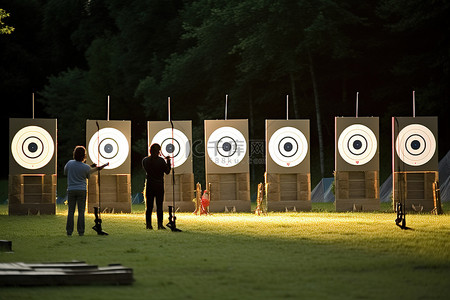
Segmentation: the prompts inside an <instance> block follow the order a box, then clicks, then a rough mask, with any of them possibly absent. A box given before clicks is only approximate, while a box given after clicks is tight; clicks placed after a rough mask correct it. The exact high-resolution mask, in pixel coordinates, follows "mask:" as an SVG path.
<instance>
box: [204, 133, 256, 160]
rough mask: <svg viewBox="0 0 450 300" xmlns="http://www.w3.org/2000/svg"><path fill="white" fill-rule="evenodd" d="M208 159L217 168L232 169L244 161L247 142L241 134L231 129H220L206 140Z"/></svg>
mask: <svg viewBox="0 0 450 300" xmlns="http://www.w3.org/2000/svg"><path fill="white" fill-rule="evenodd" d="M207 151H208V155H209V158H210V159H211V160H212V161H213V162H214V163H215V164H216V165H218V166H221V167H233V166H235V165H237V164H239V163H240V162H241V161H242V159H244V156H245V154H246V153H247V141H246V140H245V137H244V136H243V135H242V133H241V132H240V131H239V130H237V129H236V128H233V127H227V126H225V127H220V128H218V129H216V130H215V131H214V132H213V133H212V134H211V135H210V136H209V138H208V142H207Z"/></svg>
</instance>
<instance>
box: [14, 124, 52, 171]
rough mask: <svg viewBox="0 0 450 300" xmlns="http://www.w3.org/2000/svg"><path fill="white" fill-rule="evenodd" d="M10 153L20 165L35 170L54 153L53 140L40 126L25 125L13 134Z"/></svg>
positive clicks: (44, 163)
mask: <svg viewBox="0 0 450 300" xmlns="http://www.w3.org/2000/svg"><path fill="white" fill-rule="evenodd" d="M11 153H12V155H13V157H14V160H15V161H16V162H17V163H18V164H19V165H20V166H22V167H24V168H25V169H29V170H36V169H40V168H42V167H44V166H45V165H47V164H48V163H49V162H50V160H51V159H52V157H53V154H54V153H55V142H54V141H53V138H52V136H51V135H50V134H49V133H48V131H46V130H45V129H43V128H42V127H39V126H27V127H24V128H22V129H20V130H19V131H18V132H17V133H16V135H14V138H13V140H12V142H11Z"/></svg>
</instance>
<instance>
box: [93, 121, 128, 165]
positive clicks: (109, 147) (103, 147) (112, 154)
mask: <svg viewBox="0 0 450 300" xmlns="http://www.w3.org/2000/svg"><path fill="white" fill-rule="evenodd" d="M129 150H130V146H129V145H128V140H127V138H126V137H125V135H124V134H123V133H122V132H121V131H119V130H117V129H115V128H110V127H108V128H103V129H100V130H99V131H98V132H96V133H95V134H94V135H93V136H92V137H91V139H90V141H89V146H88V152H89V157H90V158H91V160H92V161H93V162H94V163H96V164H97V165H99V166H101V165H104V164H106V163H109V165H108V166H106V167H105V169H115V168H117V167H119V166H121V165H122V164H123V163H124V162H125V161H126V160H127V158H128V154H129Z"/></svg>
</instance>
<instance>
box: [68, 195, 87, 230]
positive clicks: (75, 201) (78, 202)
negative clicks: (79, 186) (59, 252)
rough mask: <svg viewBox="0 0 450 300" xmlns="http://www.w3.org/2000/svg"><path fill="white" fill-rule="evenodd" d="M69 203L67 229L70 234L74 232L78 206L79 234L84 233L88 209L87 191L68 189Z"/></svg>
mask: <svg viewBox="0 0 450 300" xmlns="http://www.w3.org/2000/svg"><path fill="white" fill-rule="evenodd" d="M67 202H68V203H67V204H68V206H69V211H68V213H67V224H66V231H67V234H68V235H71V234H72V232H73V223H74V214H75V207H76V206H77V207H78V221H77V231H78V234H80V235H83V234H84V212H85V210H86V191H67Z"/></svg>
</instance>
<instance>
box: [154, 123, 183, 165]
mask: <svg viewBox="0 0 450 300" xmlns="http://www.w3.org/2000/svg"><path fill="white" fill-rule="evenodd" d="M154 143H158V144H159V145H160V146H161V153H162V155H163V156H164V157H167V156H169V157H171V158H172V167H174V168H176V167H179V166H181V165H182V164H184V163H185V161H186V160H187V159H188V157H189V153H190V151H191V145H190V142H189V139H188V138H187V136H186V135H185V134H184V133H183V132H182V131H180V130H178V129H173V138H172V128H166V129H163V130H161V131H159V132H158V133H157V134H156V135H155V136H154V137H153V139H152V142H151V143H150V145H152V144H154Z"/></svg>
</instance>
